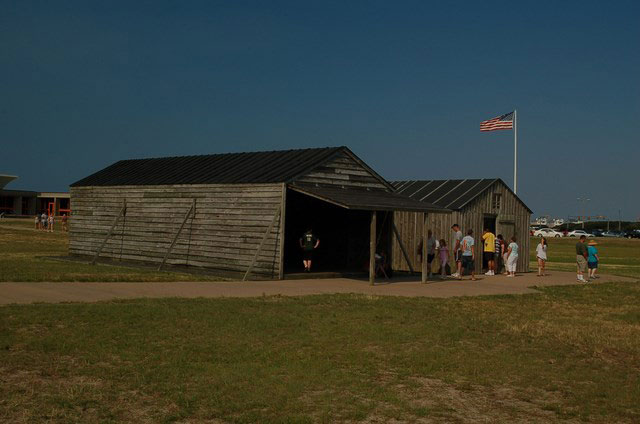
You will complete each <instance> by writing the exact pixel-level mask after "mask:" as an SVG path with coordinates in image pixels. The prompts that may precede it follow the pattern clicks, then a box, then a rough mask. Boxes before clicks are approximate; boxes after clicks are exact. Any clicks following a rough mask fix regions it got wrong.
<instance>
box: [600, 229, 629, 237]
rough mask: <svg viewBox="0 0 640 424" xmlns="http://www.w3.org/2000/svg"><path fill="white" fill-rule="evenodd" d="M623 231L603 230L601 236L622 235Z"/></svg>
mask: <svg viewBox="0 0 640 424" xmlns="http://www.w3.org/2000/svg"><path fill="white" fill-rule="evenodd" d="M624 236H625V235H624V233H622V231H614V230H611V231H605V232H604V233H602V237H624Z"/></svg>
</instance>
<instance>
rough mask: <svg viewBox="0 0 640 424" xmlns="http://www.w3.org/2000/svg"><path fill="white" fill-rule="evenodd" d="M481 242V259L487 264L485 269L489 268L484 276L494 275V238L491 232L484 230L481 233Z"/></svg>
mask: <svg viewBox="0 0 640 424" xmlns="http://www.w3.org/2000/svg"><path fill="white" fill-rule="evenodd" d="M482 240H483V241H484V251H483V259H484V260H485V262H487V267H488V268H489V269H488V270H487V272H485V274H484V275H496V274H495V265H496V262H495V256H496V236H495V234H493V233H492V232H491V230H489V229H488V228H485V229H484V232H483V233H482Z"/></svg>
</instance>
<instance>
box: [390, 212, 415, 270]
mask: <svg viewBox="0 0 640 424" xmlns="http://www.w3.org/2000/svg"><path fill="white" fill-rule="evenodd" d="M391 228H393V234H395V235H396V239H397V240H398V244H399V245H400V250H401V251H402V256H404V260H405V261H407V265H409V271H411V272H412V273H413V272H415V271H414V269H413V265H411V260H410V259H409V255H408V254H407V249H405V248H404V244H403V243H402V239H401V238H400V233H398V228H396V223H395V222H392V223H391Z"/></svg>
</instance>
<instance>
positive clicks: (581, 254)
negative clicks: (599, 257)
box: [576, 236, 589, 283]
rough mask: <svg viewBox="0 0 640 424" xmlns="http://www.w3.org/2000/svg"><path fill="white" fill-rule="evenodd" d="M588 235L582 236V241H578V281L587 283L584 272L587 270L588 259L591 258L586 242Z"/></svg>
mask: <svg viewBox="0 0 640 424" xmlns="http://www.w3.org/2000/svg"><path fill="white" fill-rule="evenodd" d="M586 241H587V236H580V241H578V243H576V264H577V265H578V281H580V282H581V283H587V282H588V281H587V280H585V279H584V273H585V272H586V271H587V259H588V258H589V250H588V249H587V245H586V243H585V242H586Z"/></svg>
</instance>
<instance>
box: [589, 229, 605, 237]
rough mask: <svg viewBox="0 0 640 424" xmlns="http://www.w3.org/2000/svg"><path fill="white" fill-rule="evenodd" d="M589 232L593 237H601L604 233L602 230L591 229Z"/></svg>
mask: <svg viewBox="0 0 640 424" xmlns="http://www.w3.org/2000/svg"><path fill="white" fill-rule="evenodd" d="M591 234H593V235H594V236H595V237H602V236H603V234H604V231H602V230H591Z"/></svg>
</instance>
